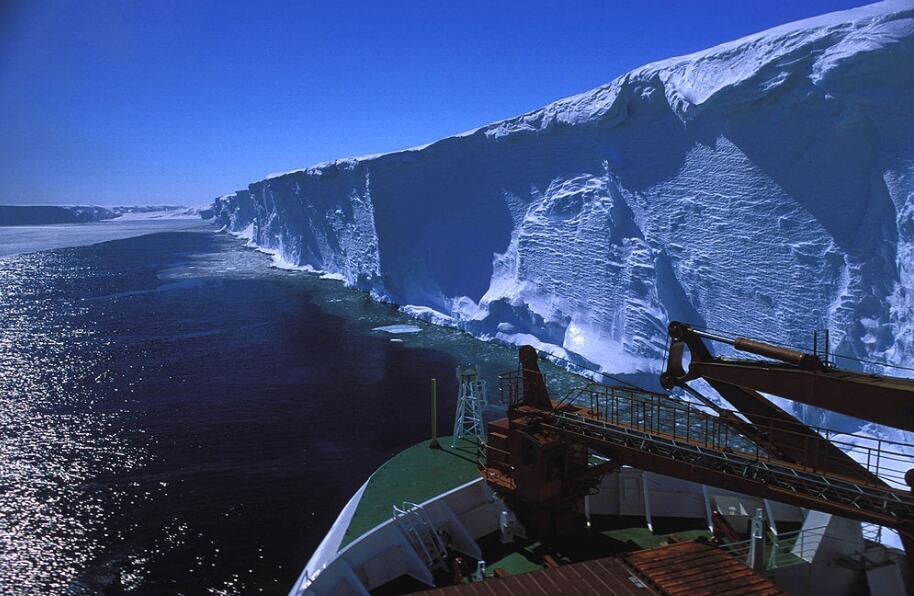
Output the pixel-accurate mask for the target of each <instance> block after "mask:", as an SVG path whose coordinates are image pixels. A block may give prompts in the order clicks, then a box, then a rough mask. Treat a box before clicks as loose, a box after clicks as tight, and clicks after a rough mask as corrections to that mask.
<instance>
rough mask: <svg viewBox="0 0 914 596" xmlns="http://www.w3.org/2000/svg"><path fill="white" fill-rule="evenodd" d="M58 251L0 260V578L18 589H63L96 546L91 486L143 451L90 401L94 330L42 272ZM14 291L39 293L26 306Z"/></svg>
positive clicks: (100, 511) (101, 519)
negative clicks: (121, 437)
mask: <svg viewBox="0 0 914 596" xmlns="http://www.w3.org/2000/svg"><path fill="white" fill-rule="evenodd" d="M55 258H56V257H55V255H52V254H45V255H42V257H41V258H35V257H32V258H15V257H14V258H7V259H2V260H0V287H2V288H3V292H4V300H2V301H0V329H2V335H0V449H2V453H3V462H2V463H3V465H2V467H0V585H5V586H18V587H19V588H20V589H21V590H22V591H23V593H28V592H33V591H34V592H35V593H37V592H43V591H45V590H48V589H52V590H54V591H58V592H61V593H62V592H63V591H65V590H66V589H67V587H68V585H70V583H71V581H72V578H73V577H74V576H75V575H76V574H77V573H78V570H79V569H80V568H81V566H82V564H83V563H84V562H85V561H86V560H87V559H88V558H90V557H91V556H92V553H93V551H94V550H95V548H96V546H97V545H96V544H95V540H96V538H93V537H92V536H94V535H95V534H96V532H97V530H99V529H101V527H102V526H103V524H104V523H105V516H104V507H103V505H102V501H103V499H108V498H111V496H110V495H99V494H94V495H93V494H92V492H91V491H89V492H88V493H87V490H86V489H87V487H89V486H91V483H92V479H93V478H94V477H96V476H98V475H100V474H106V473H112V472H117V471H122V470H125V469H130V468H132V467H134V466H136V465H138V464H139V463H140V461H141V459H142V456H141V454H139V453H138V452H136V450H134V449H132V448H129V447H127V446H126V445H124V444H122V443H121V441H119V439H118V438H117V433H116V432H114V431H115V429H116V427H117V417H118V414H117V412H110V411H109V412H101V411H93V410H92V408H91V407H86V401H88V402H89V403H90V404H91V398H89V399H88V400H87V397H88V387H87V385H86V383H85V382H84V380H85V379H87V378H91V375H92V372H93V368H94V366H95V365H96V363H93V362H92V361H91V360H87V359H86V357H85V355H86V354H91V353H93V352H92V342H94V341H96V337H95V335H94V334H93V332H92V330H91V329H89V328H86V327H85V326H82V325H80V324H78V320H79V319H80V315H81V313H80V312H79V310H78V308H77V307H76V306H75V305H74V304H73V303H72V301H68V300H66V299H63V297H62V296H61V294H60V292H59V291H58V289H57V288H54V287H47V285H46V281H45V280H46V277H45V276H43V275H42V273H43V270H44V269H45V268H46V267H48V266H52V265H53V261H54V259H55ZM78 274H80V272H73V273H72V275H78ZM16 296H29V297H34V298H37V300H35V301H34V302H33V303H32V306H33V308H30V309H25V308H23V307H22V304H21V303H20V302H16V301H15V300H13V299H12V298H14V297H16ZM102 534H103V532H102ZM48 553H56V554H57V556H48ZM61 555H62V556H61Z"/></svg>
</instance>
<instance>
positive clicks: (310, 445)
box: [0, 229, 570, 594]
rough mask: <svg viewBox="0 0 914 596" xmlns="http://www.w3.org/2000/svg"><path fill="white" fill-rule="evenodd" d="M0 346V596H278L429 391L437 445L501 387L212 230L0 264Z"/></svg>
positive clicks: (501, 364)
mask: <svg viewBox="0 0 914 596" xmlns="http://www.w3.org/2000/svg"><path fill="white" fill-rule="evenodd" d="M395 324H418V325H419V327H420V328H421V331H420V332H419V333H415V334H409V335H399V336H396V337H394V336H391V335H389V334H387V333H384V332H380V331H373V329H374V328H375V327H378V326H382V325H395ZM0 334H2V335H0V402H2V403H0V449H2V450H0V593H3V594H44V593H48V594H122V593H126V594H235V593H239V594H248V593H276V594H280V593H286V592H287V591H288V590H289V589H290V587H291V585H292V583H293V582H294V580H295V578H296V577H297V575H298V573H299V572H300V570H301V568H302V567H303V566H304V564H305V562H306V561H307V559H308V558H309V556H310V554H311V552H312V551H313V549H314V548H315V547H316V546H317V544H318V543H319V542H320V540H321V538H322V537H323V535H324V533H325V532H326V531H327V529H328V528H329V526H330V524H331V523H332V521H333V519H334V518H335V517H336V515H337V514H338V512H339V510H340V509H341V507H342V506H343V505H344V504H345V503H346V501H347V500H348V499H349V497H350V496H351V494H352V493H353V492H354V491H355V490H356V489H357V488H358V487H359V486H360V485H361V484H362V483H363V482H364V481H365V480H366V478H367V477H368V475H369V474H370V473H371V472H372V471H373V470H374V469H375V468H376V467H377V466H379V465H380V464H381V463H383V462H384V461H385V460H386V459H388V458H389V457H391V456H392V455H393V454H395V453H396V452H398V451H399V450H401V449H403V448H405V447H407V446H409V445H412V444H414V443H416V442H418V441H420V440H423V439H424V438H427V437H428V435H429V384H430V383H429V380H430V378H432V377H436V378H438V380H439V381H438V382H439V395H440V401H439V411H440V412H441V413H442V414H441V417H440V421H441V422H440V423H441V431H442V433H441V434H449V432H448V431H449V429H448V426H449V425H451V424H453V408H454V402H455V393H456V380H455V379H454V369H455V367H456V366H457V364H458V363H464V362H473V363H479V364H480V366H481V367H482V372H483V374H484V377H486V378H487V379H488V380H489V381H490V393H491V395H492V397H493V398H494V397H495V393H496V391H495V387H494V385H495V375H496V374H497V373H499V372H504V371H506V370H511V369H513V368H514V367H515V360H514V358H515V356H514V351H513V350H511V349H507V348H502V347H497V346H492V345H489V344H483V343H480V342H477V341H475V340H472V339H471V338H469V337H467V336H465V335H463V334H460V333H457V332H455V331H452V330H445V329H441V328H435V327H431V326H428V325H424V324H421V323H416V322H415V321H412V320H409V319H407V318H405V317H404V316H403V315H402V314H400V313H398V312H397V311H396V309H395V308H393V307H390V306H385V305H379V304H375V303H371V302H369V301H368V300H366V299H365V297H364V296H362V295H360V294H358V293H355V292H352V291H349V290H346V289H344V288H343V287H342V286H341V284H339V283H338V282H332V281H327V280H321V279H318V278H317V277H315V276H313V275H307V274H304V273H300V272H290V271H284V270H280V269H275V268H271V267H270V260H269V257H267V256H266V255H263V254H261V253H257V252H255V251H252V250H250V249H247V248H245V247H243V246H242V243H241V242H240V241H239V240H236V239H234V238H231V237H228V236H225V235H219V234H215V233H213V231H212V230H210V229H202V230H190V231H181V232H168V233H156V234H152V235H147V236H141V237H135V238H130V239H124V240H117V241H112V242H105V243H101V244H96V245H92V246H83V247H75V248H62V249H56V250H50V251H44V252H37V253H29V254H19V255H14V256H7V257H3V258H0ZM392 340H396V341H392ZM555 375H556V376H558V373H557V372H556V373H555ZM565 382H566V383H568V382H570V381H569V380H568V379H567V378H566V379H565ZM557 391H560V390H557ZM494 401H495V400H494V399H493V402H494ZM501 407H503V406H500V405H499V404H497V403H494V404H493V405H492V406H491V407H490V411H489V414H491V416H490V417H496V416H498V415H499V409H500V408H501Z"/></svg>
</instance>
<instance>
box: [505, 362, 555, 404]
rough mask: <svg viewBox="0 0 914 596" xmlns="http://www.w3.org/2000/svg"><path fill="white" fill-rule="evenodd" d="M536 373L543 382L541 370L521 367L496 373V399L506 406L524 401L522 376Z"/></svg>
mask: <svg viewBox="0 0 914 596" xmlns="http://www.w3.org/2000/svg"><path fill="white" fill-rule="evenodd" d="M526 375H537V376H539V377H540V379H542V380H543V382H545V376H544V375H543V373H542V371H538V370H530V369H522V368H518V369H517V370H512V371H510V372H506V373H502V374H500V375H498V400H499V401H500V402H501V403H505V404H508V406H516V405H518V404H520V403H521V402H522V401H524V376H526Z"/></svg>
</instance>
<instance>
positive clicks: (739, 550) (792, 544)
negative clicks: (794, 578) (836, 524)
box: [722, 526, 826, 571]
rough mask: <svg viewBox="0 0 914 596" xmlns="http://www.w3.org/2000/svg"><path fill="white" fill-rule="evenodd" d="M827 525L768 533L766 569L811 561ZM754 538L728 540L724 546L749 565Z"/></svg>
mask: <svg viewBox="0 0 914 596" xmlns="http://www.w3.org/2000/svg"><path fill="white" fill-rule="evenodd" d="M825 529H826V526H822V527H819V528H807V529H805V530H796V531H794V532H780V533H778V534H777V535H774V534H770V533H769V534H767V535H766V539H765V557H764V561H765V569H764V570H766V571H767V570H770V569H778V568H781V567H790V566H791V565H799V564H801V563H810V562H812V560H813V558H814V557H815V556H816V549H817V548H818V547H819V545H820V544H821V543H822V535H823V534H824V533H825ZM751 543H752V539H749V540H741V541H739V542H728V543H726V544H724V545H722V548H723V549H724V550H725V551H726V552H728V553H730V554H731V555H733V556H734V557H736V558H737V559H739V560H740V561H742V562H743V563H746V564H747V566H748V561H749V552H750V549H751Z"/></svg>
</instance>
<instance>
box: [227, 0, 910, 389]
mask: <svg viewBox="0 0 914 596" xmlns="http://www.w3.org/2000/svg"><path fill="white" fill-rule="evenodd" d="M911 64H914V2H912V1H911V0H905V1H899V0H890V1H887V2H882V3H879V4H874V5H872V6H866V7H862V8H858V9H854V10H850V11H845V12H840V13H833V14H830V15H824V16H822V17H817V18H814V19H808V20H805V21H801V22H797V23H793V24H790V25H785V26H781V27H778V28H775V29H772V30H769V31H766V32H762V33H759V34H756V35H752V36H749V37H746V38H743V39H740V40H737V41H734V42H730V43H727V44H723V45H720V46H717V47H715V48H711V49H709V50H706V51H703V52H699V53H696V54H693V55H690V56H684V57H679V58H672V59H669V60H665V61H662V62H658V63H654V64H650V65H647V66H644V67H642V68H640V69H637V70H635V71H632V72H630V73H628V74H625V75H624V76H621V77H619V78H617V79H616V80H614V81H612V82H610V83H609V84H607V85H604V86H602V87H600V88H598V89H595V90H593V91H590V92H587V93H583V94H581V95H578V96H575V97H571V98H568V99H565V100H562V101H558V102H556V103H554V104H551V105H549V106H546V107H544V108H542V109H540V110H537V111H535V112H531V113H529V114H524V115H521V116H518V117H516V118H513V119H510V120H506V121H503V122H497V123H494V124H490V125H488V126H483V127H482V128H479V129H476V130H473V131H469V132H466V133H463V134H460V135H456V136H453V137H449V138H445V139H442V140H439V141H437V142H434V143H431V144H430V145H427V146H424V147H420V148H415V149H409V150H404V151H400V152H396V153H390V154H385V155H376V156H370V157H362V158H352V159H342V160H339V161H335V162H332V163H323V164H319V165H315V166H312V167H309V168H306V169H303V170H298V171H294V172H289V173H287V174H278V175H272V176H270V177H268V178H267V179H265V180H262V181H259V182H255V183H253V184H251V185H250V186H249V187H248V188H247V189H245V190H240V191H238V192H236V193H234V194H231V195H227V196H224V197H221V198H219V199H217V200H216V203H215V211H216V217H217V221H218V223H219V225H221V226H225V227H226V228H227V229H228V230H229V231H231V232H233V233H239V234H245V235H247V237H249V238H250V239H251V241H252V243H253V244H255V245H257V246H259V247H261V248H262V249H265V250H269V251H272V252H274V254H276V255H277V256H278V258H280V259H281V260H282V261H284V262H285V263H287V264H289V265H291V266H295V267H301V268H307V269H313V270H317V271H321V272H325V273H328V274H332V275H334V276H336V277H338V278H339V279H342V280H343V281H344V282H345V283H346V284H348V285H349V286H351V287H354V288H358V289H360V290H364V291H367V292H371V294H372V295H373V296H374V297H375V298H377V299H380V300H386V301H390V302H393V303H396V304H400V305H402V307H403V308H404V310H406V311H407V312H410V313H412V314H414V316H418V317H420V318H423V319H426V320H429V321H431V322H434V323H437V324H445V325H451V326H454V327H457V328H460V329H463V330H466V331H468V332H470V333H472V334H474V335H476V336H477V337H481V338H486V339H498V340H501V341H505V342H510V343H515V344H521V343H530V344H533V345H534V346H537V347H539V348H541V349H543V350H546V351H549V352H551V353H553V354H555V355H558V356H561V357H563V358H568V359H571V360H574V361H577V362H580V363H582V364H587V365H589V366H598V367H601V368H603V369H604V370H606V371H608V372H611V373H624V372H644V373H651V374H654V373H657V372H659V371H660V370H661V368H662V366H663V362H662V360H663V354H664V349H665V346H666V343H667V334H666V326H667V323H668V322H669V321H670V320H681V321H688V322H690V323H692V324H695V325H697V326H702V327H707V328H711V329H716V330H721V331H725V332H731V333H733V334H739V335H744V336H747V337H753V338H758V339H764V340H766V341H771V342H777V343H783V344H787V345H793V346H798V347H800V348H803V349H806V350H809V349H810V348H811V337H812V331H813V330H815V329H823V328H828V329H830V330H831V333H832V347H833V348H835V349H836V351H837V353H838V354H839V355H841V356H847V357H853V358H859V359H865V360H871V361H877V362H884V363H888V364H895V365H904V366H912V365H914V348H912V342H911V337H912V334H914V293H912V292H914V69H912V68H911ZM839 364H841V365H842V366H854V362H853V361H839ZM874 370H877V371H878V370H879V368H878V367H875V368H874ZM896 374H897V373H896Z"/></svg>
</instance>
